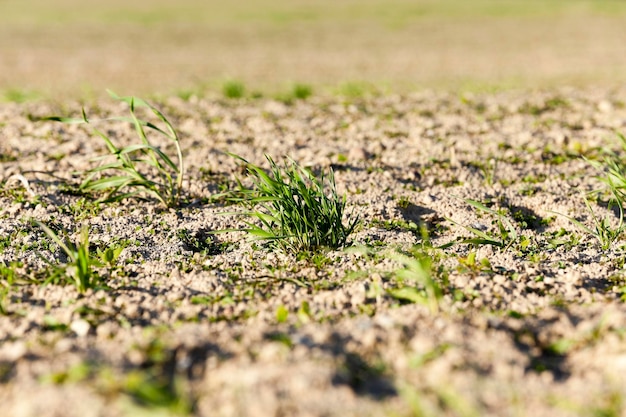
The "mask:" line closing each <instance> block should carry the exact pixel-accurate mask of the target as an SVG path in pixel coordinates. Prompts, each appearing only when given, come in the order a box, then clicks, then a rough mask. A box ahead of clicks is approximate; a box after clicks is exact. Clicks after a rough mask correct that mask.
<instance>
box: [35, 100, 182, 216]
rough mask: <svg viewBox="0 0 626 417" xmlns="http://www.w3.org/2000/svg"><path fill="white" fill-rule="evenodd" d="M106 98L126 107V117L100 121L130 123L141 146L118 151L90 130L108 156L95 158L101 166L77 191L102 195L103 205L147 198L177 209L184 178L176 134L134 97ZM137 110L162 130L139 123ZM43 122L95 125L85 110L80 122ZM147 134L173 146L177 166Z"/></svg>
mask: <svg viewBox="0 0 626 417" xmlns="http://www.w3.org/2000/svg"><path fill="white" fill-rule="evenodd" d="M109 94H110V95H111V97H113V98H114V99H116V100H119V101H123V102H126V103H128V104H129V106H130V117H112V118H107V119H104V121H122V122H130V123H132V124H133V125H134V127H135V131H136V132H137V135H138V136H139V139H140V140H141V142H140V143H137V144H134V145H129V146H126V147H122V148H118V147H117V146H115V144H114V143H113V141H112V140H111V139H110V138H109V137H108V136H107V135H106V134H104V133H103V131H101V130H99V129H97V128H95V127H94V128H93V131H94V132H95V133H96V134H97V135H98V136H100V137H101V138H102V139H103V140H104V142H105V144H106V146H107V149H108V150H109V155H104V156H102V157H99V158H97V160H101V161H103V163H101V164H100V165H99V166H97V167H95V168H93V169H91V170H89V171H87V173H86V174H87V176H86V178H85V180H84V181H83V183H82V184H81V185H80V189H81V191H83V192H94V193H105V195H104V197H103V198H101V201H104V202H110V201H121V200H124V199H126V198H129V197H138V196H143V195H148V196H150V197H152V198H155V199H156V200H158V201H159V202H160V203H161V204H163V205H164V206H166V207H175V206H177V205H178V204H179V202H180V197H181V194H182V192H183V177H184V174H185V166H184V161H183V155H182V150H181V148H180V140H179V137H178V134H177V133H176V131H175V130H174V128H173V127H172V125H171V123H170V122H169V121H168V120H167V118H166V117H165V116H164V115H163V114H162V113H161V112H160V111H159V110H157V109H156V108H155V107H153V106H152V105H150V104H148V103H147V102H145V101H144V100H141V99H139V98H135V97H118V96H117V95H116V94H115V93H113V92H111V91H109ZM137 107H147V108H148V109H149V110H150V111H151V112H152V113H154V115H155V116H156V117H157V118H158V119H159V120H160V121H161V122H163V124H164V125H165V126H164V128H161V127H159V126H157V125H155V124H153V123H151V122H147V121H144V120H141V119H139V118H138V117H137V115H136V113H135V109H136V108H137ZM47 120H55V121H59V122H63V123H71V124H88V125H91V126H93V124H94V123H95V122H92V121H90V120H89V119H88V118H87V115H86V114H85V109H83V111H82V118H78V119H75V118H66V117H49V118H47ZM148 131H154V132H157V133H158V134H161V135H163V136H165V137H167V138H168V139H170V140H171V141H172V142H173V144H174V146H175V147H176V153H177V159H178V163H177V164H175V163H174V162H173V161H172V159H171V158H170V157H169V156H168V155H166V154H165V153H164V152H163V151H161V149H160V148H158V147H157V146H154V145H152V144H151V143H150V142H149V141H148V136H147V132H148ZM111 157H113V158H114V160H113V161H112V162H110V160H111Z"/></svg>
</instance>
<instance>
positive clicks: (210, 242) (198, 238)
mask: <svg viewBox="0 0 626 417" xmlns="http://www.w3.org/2000/svg"><path fill="white" fill-rule="evenodd" d="M176 235H177V236H178V238H179V239H180V241H181V242H182V243H183V245H184V247H185V249H187V250H190V251H192V252H194V253H200V254H203V255H212V254H216V253H217V252H218V251H219V249H220V248H219V246H218V245H217V244H216V243H215V241H214V239H215V238H214V236H213V235H212V234H211V233H209V232H207V231H206V230H203V229H200V230H197V231H196V232H194V233H192V232H191V231H190V230H189V229H180V230H179V231H178V232H177V233H176Z"/></svg>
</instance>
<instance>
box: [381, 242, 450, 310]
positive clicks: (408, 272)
mask: <svg viewBox="0 0 626 417" xmlns="http://www.w3.org/2000/svg"><path fill="white" fill-rule="evenodd" d="M392 259H395V260H396V261H399V262H400V263H402V265H403V268H402V269H399V270H398V271H396V272H395V275H396V277H397V278H398V279H399V280H400V281H401V282H402V283H403V284H413V285H403V286H401V287H399V288H394V289H391V290H389V292H388V293H389V295H390V296H392V297H393V298H396V299H399V300H405V301H409V302H413V303H419V304H423V305H425V306H427V307H428V308H429V310H430V311H431V312H432V313H436V312H437V311H439V303H440V301H441V299H442V297H443V290H442V288H441V286H440V285H439V283H438V282H437V281H436V280H435V279H434V278H433V276H432V273H431V264H432V259H431V258H430V257H429V256H427V255H426V254H419V255H418V256H416V257H409V256H407V255H403V254H400V253H394V254H393V255H392Z"/></svg>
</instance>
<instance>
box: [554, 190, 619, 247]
mask: <svg viewBox="0 0 626 417" xmlns="http://www.w3.org/2000/svg"><path fill="white" fill-rule="evenodd" d="M614 196H615V198H614V199H612V200H611V201H615V202H616V204H617V207H618V209H619V221H618V224H617V227H613V226H612V225H611V219H610V217H609V216H608V215H607V216H605V217H603V218H599V217H598V216H596V214H595V213H594V211H593V209H592V208H591V205H590V204H589V200H588V199H587V198H585V199H584V201H585V205H586V206H587V210H589V213H590V214H591V218H592V219H593V229H592V228H591V227H587V226H585V225H584V224H583V223H582V222H580V221H578V220H576V219H575V218H573V217H571V216H568V215H565V214H561V213H557V212H553V213H554V214H558V215H560V216H563V217H565V218H567V219H568V220H569V221H571V222H572V223H574V224H575V225H576V226H578V227H579V228H580V229H581V230H583V231H585V232H587V234H589V235H591V236H593V237H595V238H596V240H597V241H598V243H600V247H601V248H602V250H608V249H609V248H610V247H611V245H612V244H613V242H615V241H616V240H617V239H618V238H619V237H620V236H621V235H622V233H623V232H624V230H626V225H624V209H623V207H622V204H621V202H620V200H619V199H618V198H617V196H616V195H615V194H614ZM609 209H611V205H610V204H609Z"/></svg>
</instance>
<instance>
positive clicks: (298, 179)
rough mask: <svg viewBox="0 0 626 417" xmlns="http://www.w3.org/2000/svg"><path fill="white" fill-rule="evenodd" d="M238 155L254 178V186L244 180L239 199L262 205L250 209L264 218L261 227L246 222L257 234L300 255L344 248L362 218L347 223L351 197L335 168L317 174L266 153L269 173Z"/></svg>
mask: <svg viewBox="0 0 626 417" xmlns="http://www.w3.org/2000/svg"><path fill="white" fill-rule="evenodd" d="M232 156H234V157H235V158H238V159H240V160H242V161H243V162H244V163H245V164H246V170H247V172H248V174H249V175H250V176H251V177H252V181H253V187H252V188H246V187H245V186H244V185H243V184H241V183H240V184H239V191H240V193H241V195H242V196H241V197H239V198H235V199H234V200H236V201H243V202H246V203H248V204H251V205H255V206H256V207H260V210H253V211H249V212H248V213H246V214H247V215H249V216H251V217H254V218H257V219H258V220H260V222H261V225H260V226H259V225H256V224H254V223H251V222H246V224H247V225H248V226H249V228H248V229H246V231H247V232H248V233H250V234H251V235H253V236H255V237H257V238H259V239H265V240H271V241H273V242H274V243H276V244H277V245H278V246H279V247H280V248H281V249H283V250H286V251H290V252H294V253H297V252H300V251H307V250H315V249H317V248H322V247H327V248H333V249H336V248H339V247H342V246H344V245H345V244H346V242H347V239H348V236H349V235H350V234H351V233H352V232H353V231H354V229H355V228H356V227H357V225H358V224H359V219H358V218H351V216H348V219H347V220H348V224H347V225H344V224H343V221H342V220H343V217H344V211H345V207H346V197H345V195H344V196H343V197H340V196H339V195H338V194H337V189H336V187H335V176H334V174H333V171H332V170H330V173H329V174H328V175H324V173H322V174H321V175H320V176H315V175H314V174H313V173H312V172H311V171H310V170H308V169H306V168H303V167H301V166H299V165H298V164H297V163H296V162H295V161H293V160H290V162H289V163H287V164H285V166H284V167H282V168H281V167H279V166H278V165H277V164H276V163H275V162H274V160H273V159H272V158H270V157H269V156H266V158H267V160H268V161H269V163H270V167H271V172H270V173H269V175H268V174H267V173H266V172H265V171H264V170H263V169H262V168H260V167H258V166H256V165H253V164H251V163H249V162H248V161H246V160H245V159H243V158H241V157H239V156H237V155H232Z"/></svg>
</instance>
